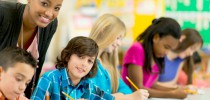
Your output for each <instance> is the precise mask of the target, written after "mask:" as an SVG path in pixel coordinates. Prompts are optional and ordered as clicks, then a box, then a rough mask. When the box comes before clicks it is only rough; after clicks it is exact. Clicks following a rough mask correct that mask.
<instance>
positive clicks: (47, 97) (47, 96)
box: [45, 92, 50, 100]
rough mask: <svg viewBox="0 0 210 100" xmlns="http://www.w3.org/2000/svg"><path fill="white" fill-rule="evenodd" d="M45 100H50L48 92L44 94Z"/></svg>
mask: <svg viewBox="0 0 210 100" xmlns="http://www.w3.org/2000/svg"><path fill="white" fill-rule="evenodd" d="M45 100H50V93H49V92H47V93H46V95H45Z"/></svg>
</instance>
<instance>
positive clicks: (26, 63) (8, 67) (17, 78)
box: [0, 47, 37, 100]
mask: <svg viewBox="0 0 210 100" xmlns="http://www.w3.org/2000/svg"><path fill="white" fill-rule="evenodd" d="M36 66H37V62H36V60H35V59H34V58H33V56H32V55H31V54H30V53H28V52H27V51H26V50H23V49H21V48H18V47H7V48H4V49H3V50H1V51H0V100H28V99H27V98H26V97H24V96H23V93H24V90H25V88H26V86H27V85H28V84H29V82H30V81H31V79H32V77H33V74H34V70H35V68H36Z"/></svg>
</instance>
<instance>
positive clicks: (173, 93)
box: [122, 17, 187, 98]
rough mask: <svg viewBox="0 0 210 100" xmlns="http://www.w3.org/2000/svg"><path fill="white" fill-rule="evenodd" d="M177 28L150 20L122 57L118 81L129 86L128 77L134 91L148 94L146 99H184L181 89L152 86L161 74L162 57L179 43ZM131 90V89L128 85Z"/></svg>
mask: <svg viewBox="0 0 210 100" xmlns="http://www.w3.org/2000/svg"><path fill="white" fill-rule="evenodd" d="M180 31H181V29H180V26H179V24H178V23H177V22H176V21H175V20H174V19H172V18H166V17H161V18H159V19H154V20H153V21H152V24H151V25H150V26H149V27H148V28H147V29H146V30H145V31H144V32H143V33H142V34H140V35H139V36H138V37H137V41H136V42H134V43H133V45H132V46H131V47H130V48H129V49H128V51H127V52H126V54H125V56H124V61H123V69H122V77H123V80H124V81H125V82H126V83H127V84H128V85H130V84H129V83H128V82H127V80H126V78H125V77H126V76H128V77H129V78H130V79H131V80H132V81H133V82H134V84H136V85H137V86H138V88H144V89H147V90H148V91H149V94H150V97H159V98H185V97H186V96H187V94H186V93H185V92H184V90H183V88H177V89H174V88H173V89H172V88H167V87H163V86H158V84H156V81H157V78H158V75H159V74H160V73H162V70H163V64H164V56H165V55H166V54H167V52H168V51H169V50H171V49H175V48H176V47H177V45H178V43H179V37H180V35H181V34H180ZM130 87H131V88H132V89H133V90H135V88H134V87H133V86H132V85H130Z"/></svg>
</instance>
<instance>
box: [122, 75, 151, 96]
mask: <svg viewBox="0 0 210 100" xmlns="http://www.w3.org/2000/svg"><path fill="white" fill-rule="evenodd" d="M126 79H127V80H128V82H129V83H130V84H131V85H132V86H133V87H134V88H135V89H136V91H135V92H133V93H132V94H131V97H130V98H131V99H132V100H147V99H148V97H149V92H148V91H147V90H145V89H139V88H138V87H137V86H136V85H135V84H134V83H133V82H132V81H131V80H130V78H129V77H127V76H126Z"/></svg>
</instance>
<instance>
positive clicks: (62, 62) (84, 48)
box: [56, 36, 98, 78]
mask: <svg viewBox="0 0 210 100" xmlns="http://www.w3.org/2000/svg"><path fill="white" fill-rule="evenodd" d="M72 54H76V55H78V56H90V57H93V56H95V57H96V58H95V61H94V64H93V67H92V69H91V70H90V72H89V73H88V74H87V75H86V76H85V77H84V78H91V77H93V76H95V75H96V73H97V64H96V59H97V55H98V45H97V44H96V42H95V41H94V40H92V39H90V38H88V37H83V36H78V37H75V38H73V39H71V40H70V41H69V43H68V45H67V46H66V47H65V48H64V49H63V50H62V52H61V55H60V58H58V57H57V62H56V67H57V68H63V67H67V65H68V60H69V59H70V57H71V55H72Z"/></svg>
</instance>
